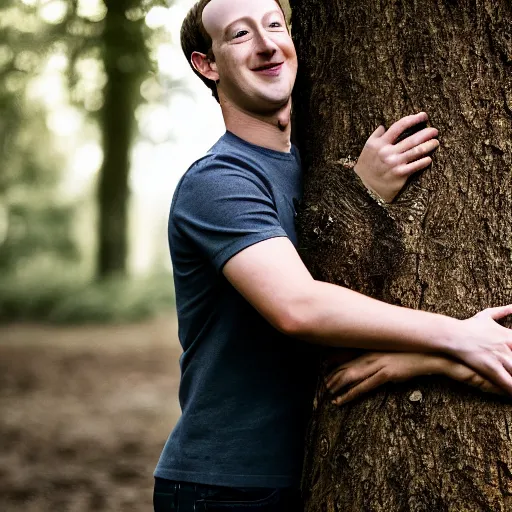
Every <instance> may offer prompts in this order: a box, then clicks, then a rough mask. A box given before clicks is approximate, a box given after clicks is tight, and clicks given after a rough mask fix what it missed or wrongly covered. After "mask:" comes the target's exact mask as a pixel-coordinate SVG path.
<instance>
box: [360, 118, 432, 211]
mask: <svg viewBox="0 0 512 512" xmlns="http://www.w3.org/2000/svg"><path fill="white" fill-rule="evenodd" d="M427 121H428V116H427V114H426V113H425V112H420V113H419V114H414V115H411V116H406V117H403V118H402V119H400V120H399V121H397V122H396V123H393V124H392V125H391V126H390V127H389V129H388V130H386V129H385V128H384V126H379V127H378V128H377V129H376V130H375V131H374V132H373V133H372V134H371V135H370V138H369V139H368V140H367V141H366V144H365V146H364V148H363V151H362V152H361V155H360V156H359V159H358V160H357V163H356V165H355V167H354V170H355V172H356V173H357V175H358V176H359V178H360V179H361V181H362V182H363V183H364V185H365V186H366V187H367V188H368V189H370V190H371V191H372V192H374V193H376V194H377V195H378V196H380V197H381V198H382V199H384V201H386V202H391V201H392V200H393V199H394V198H395V196H396V195H397V194H398V192H400V190H401V189H402V187H403V186H404V185H405V182H406V181H407V178H408V177H409V176H410V175H411V174H414V173H415V172H418V171H421V170H422V169H425V168H426V167H428V166H429V165H430V164H431V163H432V158H430V156H429V155H430V154H431V153H432V152H433V151H435V150H436V149H437V148H438V147H439V141H438V140H437V139H436V138H435V137H437V135H438V131H437V130H436V129H435V128H431V127H428V128H424V129H423V130H420V131H418V132H417V133H414V134H413V135H410V136H409V137H407V138H405V139H403V140H402V141H400V142H396V141H397V139H398V138H399V136H400V135H401V134H402V133H403V132H404V131H405V130H407V129H409V128H412V127H413V126H415V125H417V124H419V123H426V122H427Z"/></svg>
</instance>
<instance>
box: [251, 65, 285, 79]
mask: <svg viewBox="0 0 512 512" xmlns="http://www.w3.org/2000/svg"><path fill="white" fill-rule="evenodd" d="M282 67H283V62H273V63H268V64H264V65H263V66H259V67H257V68H254V69H253V71H256V72H258V73H261V74H263V75H268V76H277V75H278V74H279V73H280V71H281V69H282Z"/></svg>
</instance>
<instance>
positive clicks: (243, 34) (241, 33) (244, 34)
mask: <svg viewBox="0 0 512 512" xmlns="http://www.w3.org/2000/svg"><path fill="white" fill-rule="evenodd" d="M248 33H249V32H248V31H247V30H239V31H238V32H237V33H236V34H235V36H234V37H233V39H237V38H238V37H244V36H246V35H247V34H248Z"/></svg>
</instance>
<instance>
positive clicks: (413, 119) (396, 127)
mask: <svg viewBox="0 0 512 512" xmlns="http://www.w3.org/2000/svg"><path fill="white" fill-rule="evenodd" d="M427 120H428V116H427V114H426V113H425V112H419V113H418V114H413V115H411V116H405V117H402V119H400V120H399V121H397V122H396V123H393V124H392V125H391V126H390V127H389V128H388V131H387V132H386V133H385V134H384V135H382V139H383V140H384V142H387V143H388V144H393V143H394V142H395V141H396V139H397V138H398V136H399V135H400V134H401V133H403V132H404V131H405V130H407V128H411V127H412V126H414V125H417V124H419V123H422V122H424V121H427Z"/></svg>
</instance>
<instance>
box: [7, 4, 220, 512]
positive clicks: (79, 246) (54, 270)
mask: <svg viewBox="0 0 512 512" xmlns="http://www.w3.org/2000/svg"><path fill="white" fill-rule="evenodd" d="M193 3H194V1H193V0H174V1H172V2H168V1H165V0H4V1H3V2H1V4H0V162H1V163H0V324H1V326H0V411H1V412H0V509H1V510H3V511H6V512H8V511H11V510H12V511H14V510H20V509H23V510H26V511H38V512H40V511H44V510H60V511H82V510H83V511H85V510H87V511H90V510H95V511H102V510H134V511H135V510H149V508H150V506H151V505H150V504H151V492H152V472H153V469H154V466H155V464H156V462H157V459H158V456H159V453H160V450H161V448H162V445H163V443H164V442H165V439H166V437H167V435H168V433H169V431H170V430H171V428H172V426H173V425H174V423H175V421H176V420H177V418H178V415H179V408H178V404H177V384H178V378H179V377H178V373H179V366H178V358H179V355H180V347H179V343H178V340H177V326H176V320H175V313H174V290H173V284H172V274H171V271H170V260H169V253H168V245H167V217H168V211H169V205H170V201H171V198H172V193H173V190H174V187H175V185H176V183H177V182H178V180H179V178H180V177H181V175H182V174H183V173H184V172H185V170H186V169H187V167H188V166H189V165H190V164H191V163H192V162H193V161H194V160H195V159H197V158H198V157H200V156H201V155H202V154H203V153H204V152H205V151H206V150H207V149H208V148H209V147H210V146H211V145H212V144H213V143H214V141H215V140H216V139H217V138H218V137H219V136H220V135H221V134H222V133H223V130H224V128H223V123H222V117H221V115H220V109H219V108H218V105H217V103H216V102H215V101H214V100H213V98H212V97H211V95H210V94H209V91H208V90H207V89H206V88H205V87H204V86H203V84H202V83H201V82H200V81H199V80H197V79H196V78H195V77H194V75H193V73H192V72H191V70H190V69H189V67H188V64H187V62H186V60H185V58H184V57H183V55H182V53H181V49H180V47H179V28H180V25H181V21H182V20H183V18H184V16H185V14H186V12H187V10H188V9H189V8H190V7H191V6H192V5H193Z"/></svg>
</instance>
